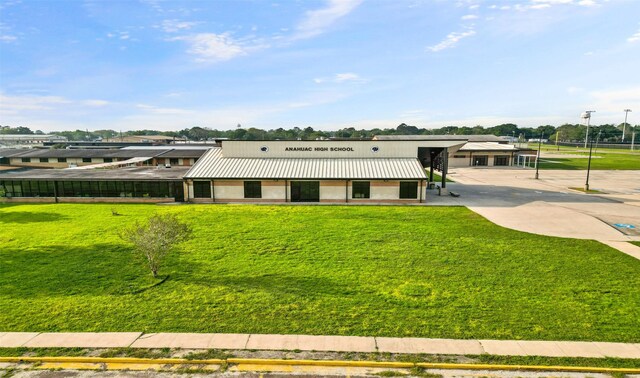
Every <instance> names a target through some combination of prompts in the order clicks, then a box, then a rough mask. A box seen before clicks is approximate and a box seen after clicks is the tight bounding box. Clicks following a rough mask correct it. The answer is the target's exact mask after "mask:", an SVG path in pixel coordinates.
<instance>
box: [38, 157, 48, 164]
mask: <svg viewBox="0 0 640 378" xmlns="http://www.w3.org/2000/svg"><path fill="white" fill-rule="evenodd" d="M48 162H49V158H40V163H48Z"/></svg>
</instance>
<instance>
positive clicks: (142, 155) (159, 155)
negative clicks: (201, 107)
mask: <svg viewBox="0 0 640 378" xmlns="http://www.w3.org/2000/svg"><path fill="white" fill-rule="evenodd" d="M206 150H207V148H206V147H205V148H198V147H194V148H186V146H185V147H180V148H173V147H168V146H167V147H162V148H155V147H147V148H144V147H139V148H122V149H97V148H94V149H79V148H76V149H42V148H38V149H18V148H0V166H2V165H4V166H12V167H24V168H69V167H80V166H85V165H93V164H105V163H114V165H117V164H115V163H118V162H127V161H131V162H132V163H135V164H136V165H172V166H191V165H193V164H194V163H195V162H196V161H197V160H198V158H199V157H200V156H202V154H204V153H205V151H206ZM131 159H135V161H132V160H131Z"/></svg>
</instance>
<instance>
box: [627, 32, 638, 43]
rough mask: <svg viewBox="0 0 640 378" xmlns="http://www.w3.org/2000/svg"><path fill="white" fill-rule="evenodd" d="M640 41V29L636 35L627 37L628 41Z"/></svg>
mask: <svg viewBox="0 0 640 378" xmlns="http://www.w3.org/2000/svg"><path fill="white" fill-rule="evenodd" d="M638 41H640V30H638V31H637V32H636V33H635V34H634V35H632V36H631V37H629V38H627V42H632V43H633V42H638Z"/></svg>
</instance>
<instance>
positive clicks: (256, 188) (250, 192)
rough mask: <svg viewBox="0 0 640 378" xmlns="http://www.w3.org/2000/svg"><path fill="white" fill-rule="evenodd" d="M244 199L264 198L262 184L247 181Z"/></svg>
mask: <svg viewBox="0 0 640 378" xmlns="http://www.w3.org/2000/svg"><path fill="white" fill-rule="evenodd" d="M244 198H262V183H261V182H260V181H245V182H244Z"/></svg>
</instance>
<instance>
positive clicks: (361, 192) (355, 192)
mask: <svg viewBox="0 0 640 378" xmlns="http://www.w3.org/2000/svg"><path fill="white" fill-rule="evenodd" d="M351 186H352V191H351V192H352V193H351V197H352V198H369V194H370V192H371V183H370V182H369V181H354V182H353V183H352V184H351Z"/></svg>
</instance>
